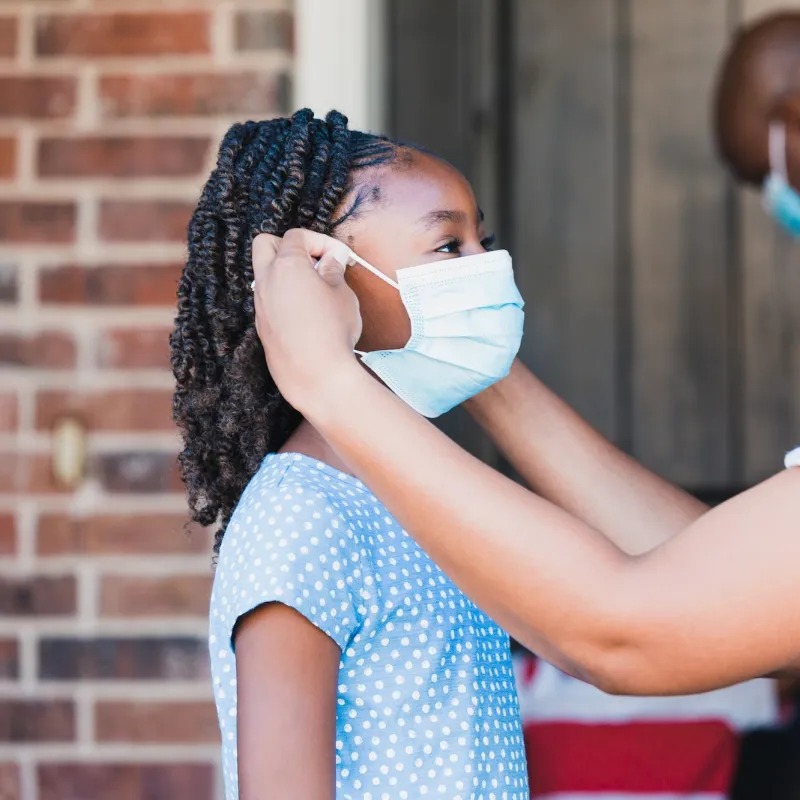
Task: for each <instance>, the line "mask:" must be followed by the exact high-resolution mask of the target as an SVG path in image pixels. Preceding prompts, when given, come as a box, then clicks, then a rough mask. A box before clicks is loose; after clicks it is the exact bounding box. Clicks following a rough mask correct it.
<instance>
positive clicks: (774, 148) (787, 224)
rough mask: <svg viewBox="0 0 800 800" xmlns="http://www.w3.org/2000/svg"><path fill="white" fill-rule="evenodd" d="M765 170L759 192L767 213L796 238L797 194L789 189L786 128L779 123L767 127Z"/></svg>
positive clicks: (799, 230) (799, 222)
mask: <svg viewBox="0 0 800 800" xmlns="http://www.w3.org/2000/svg"><path fill="white" fill-rule="evenodd" d="M769 168H770V174H769V177H768V178H767V180H766V181H765V182H764V191H763V196H764V206H765V207H766V209H767V213H768V214H769V215H770V216H771V217H772V218H773V219H774V220H775V221H776V222H777V223H778V224H779V225H781V226H782V227H783V228H785V229H786V230H787V231H788V232H789V233H790V234H791V235H792V236H800V193H798V192H797V191H796V190H795V189H793V188H792V187H791V186H790V185H789V177H788V170H787V166H786V126H785V125H784V124H783V123H782V122H773V123H772V124H771V125H770V127H769Z"/></svg>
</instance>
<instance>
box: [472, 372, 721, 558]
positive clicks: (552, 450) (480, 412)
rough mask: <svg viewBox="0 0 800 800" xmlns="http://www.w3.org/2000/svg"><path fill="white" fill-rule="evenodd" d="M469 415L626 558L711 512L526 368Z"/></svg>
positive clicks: (478, 400) (540, 488)
mask: <svg viewBox="0 0 800 800" xmlns="http://www.w3.org/2000/svg"><path fill="white" fill-rule="evenodd" d="M466 408H467V410H468V411H469V412H470V414H472V416H473V417H474V418H475V419H476V420H477V421H478V422H479V423H480V425H481V426H482V427H483V428H484V429H485V430H486V432H487V433H488V434H489V435H490V436H491V438H492V439H493V440H494V442H495V443H496V444H497V445H498V447H499V448H500V449H501V451H502V452H503V453H504V454H505V456H506V458H507V459H508V460H509V461H510V462H511V464H513V466H514V467H515V469H516V470H517V472H518V473H519V474H520V475H521V476H522V478H523V479H524V480H525V482H526V483H527V484H528V485H529V486H530V487H531V488H533V489H534V490H535V491H536V492H537V493H538V494H539V495H540V496H542V497H544V498H546V499H547V500H549V501H550V502H552V503H554V504H555V505H557V506H560V507H561V508H563V509H564V510H565V511H568V512H569V513H570V514H572V515H573V516H575V517H577V518H578V519H580V520H582V521H583V522H585V523H586V524H587V525H589V526H591V527H593V528H596V529H597V530H598V531H600V532H601V533H603V534H604V535H605V536H607V537H608V538H609V539H611V541H612V542H614V544H616V545H617V547H619V548H621V549H622V550H624V551H625V552H626V553H629V554H631V555H639V554H641V553H645V552H647V551H648V550H651V549H653V548H654V547H657V546H658V545H660V544H662V543H663V542H665V541H666V540H667V539H669V538H670V537H671V536H674V535H675V534H676V533H679V532H680V531H682V530H683V529H684V528H686V527H688V526H689V525H691V524H692V523H693V522H694V521H695V520H697V519H698V518H699V517H701V516H702V515H703V514H704V513H705V512H706V511H707V510H708V508H707V507H706V506H705V505H704V504H703V503H701V502H699V501H698V500H696V499H695V498H693V497H692V496H691V495H690V494H688V493H687V492H684V491H682V490H680V489H678V488H677V487H675V486H673V485H672V484H670V483H668V482H667V481H665V480H662V479H661V478H659V477H658V476H657V475H655V474H654V473H652V472H650V471H649V470H648V469H645V467H643V466H642V465H641V464H639V463H638V462H637V461H635V460H634V459H632V458H630V457H629V456H627V455H625V454H624V453H623V452H622V451H620V450H618V449H617V448H616V447H614V445H612V444H611V443H610V442H609V441H608V440H607V439H606V438H605V437H603V436H602V435H601V434H599V433H598V432H597V431H596V430H594V429H593V428H592V426H591V425H589V424H588V423H587V422H586V421H585V420H584V419H582V418H581V417H580V416H579V415H578V414H577V413H576V412H575V411H574V410H573V409H572V408H570V407H569V406H568V405H567V404H566V403H565V402H564V401H563V400H561V399H560V398H559V397H558V396H557V395H556V394H555V393H554V392H552V391H550V389H548V388H547V387H546V386H545V385H544V384H543V383H542V382H541V381H540V380H538V379H537V378H536V377H535V376H534V375H533V374H532V373H531V372H530V370H529V369H528V368H527V367H525V366H524V365H523V364H522V362H520V361H516V362H515V363H514V365H513V367H512V368H511V373H510V374H509V376H508V377H507V378H506V379H505V380H502V381H500V382H499V383H497V384H495V385H494V386H492V387H490V388H489V389H487V390H486V391H484V392H481V394H479V395H477V396H476V397H474V398H472V399H471V400H470V401H468V402H467V403H466Z"/></svg>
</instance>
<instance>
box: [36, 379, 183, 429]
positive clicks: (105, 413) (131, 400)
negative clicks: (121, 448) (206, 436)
mask: <svg viewBox="0 0 800 800" xmlns="http://www.w3.org/2000/svg"><path fill="white" fill-rule="evenodd" d="M67 415H76V416H79V417H81V419H83V420H84V422H85V424H86V426H87V427H88V428H89V430H92V431H152V430H172V429H173V427H174V426H173V423H172V392H171V391H162V390H159V389H118V390H113V391H108V392H93V393H91V394H88V393H87V394H84V393H80V392H62V391H52V392H40V393H39V395H38V396H37V398H36V426H37V428H39V429H40V430H41V429H44V430H49V429H50V428H52V427H53V425H54V424H55V423H56V422H57V421H58V420H59V418H61V417H64V416H67Z"/></svg>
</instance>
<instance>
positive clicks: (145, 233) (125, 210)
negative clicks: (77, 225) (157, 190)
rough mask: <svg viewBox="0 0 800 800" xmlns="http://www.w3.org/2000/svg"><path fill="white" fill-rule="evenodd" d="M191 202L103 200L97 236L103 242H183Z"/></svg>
mask: <svg viewBox="0 0 800 800" xmlns="http://www.w3.org/2000/svg"><path fill="white" fill-rule="evenodd" d="M193 212H194V203H181V202H179V201H172V200H105V201H104V202H103V203H102V205H101V206H100V223H99V229H100V238H101V239H104V240H105V241H107V242H185V241H186V235H187V234H186V229H187V227H188V225H189V219H190V218H191V216H192V213H193Z"/></svg>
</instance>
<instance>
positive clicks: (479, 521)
mask: <svg viewBox="0 0 800 800" xmlns="http://www.w3.org/2000/svg"><path fill="white" fill-rule="evenodd" d="M337 380H338V381H339V383H338V384H337V385H336V386H335V387H334V386H327V389H326V392H325V397H324V400H323V399H321V398H319V397H318V396H317V397H315V398H314V399H313V401H312V402H310V403H309V404H308V405H307V406H304V407H302V408H301V410H302V412H303V413H304V414H305V415H306V416H307V417H308V419H309V420H310V422H311V423H312V424H313V425H314V426H315V427H316V428H317V429H318V430H319V431H320V433H322V435H323V436H324V437H325V438H326V439H327V440H328V441H329V442H330V443H331V444H332V445H333V447H334V448H335V449H336V450H337V451H338V452H339V454H340V455H341V456H342V458H343V459H344V460H345V461H346V462H347V463H348V464H349V465H350V466H351V468H352V469H353V471H354V472H355V473H356V474H357V475H358V476H359V477H360V478H361V479H362V480H363V481H364V482H365V483H366V484H367V485H368V486H369V488H370V489H371V490H372V491H373V492H374V493H375V494H376V495H378V496H379V497H380V499H381V500H382V501H383V502H384V503H385V504H386V506H387V507H388V508H389V510H390V511H391V512H392V513H393V514H394V515H395V516H396V517H397V518H398V520H399V521H400V522H401V523H402V525H403V526H404V527H405V528H406V529H407V530H409V531H410V532H412V534H413V536H414V537H415V538H416V539H417V541H419V543H420V544H421V545H422V546H423V547H424V548H425V550H426V551H427V552H428V553H429V554H430V555H431V557H432V558H433V559H434V560H435V561H436V562H437V563H438V564H439V565H440V566H441V567H442V569H443V570H444V571H445V572H446V573H448V574H449V575H450V576H451V577H452V578H453V579H454V580H455V582H456V583H457V584H458V585H459V587H460V588H461V589H462V590H464V591H465V592H466V593H467V594H468V595H469V596H470V597H472V599H473V600H474V601H475V602H476V603H477V604H478V605H479V606H480V607H481V608H483V609H484V610H485V611H486V612H487V613H488V614H490V615H491V616H492V617H493V618H494V619H496V620H497V621H498V622H499V623H500V624H502V625H503V626H504V627H505V628H506V629H507V630H508V631H509V632H510V633H512V634H513V635H514V636H515V637H516V638H518V639H519V640H520V641H522V642H524V643H525V644H526V645H528V646H529V647H531V648H532V649H534V650H536V651H537V652H539V653H540V654H541V655H542V656H544V657H545V658H547V659H548V660H550V661H552V662H554V663H555V664H557V665H559V666H561V667H563V668H564V669H566V670H567V671H570V672H572V673H573V674H577V675H580V676H583V677H588V678H593V679H595V682H597V676H594V675H592V674H591V671H592V665H593V664H594V663H599V661H600V660H601V653H605V652H607V651H608V650H609V648H613V646H614V643H615V642H617V641H619V637H620V631H621V630H622V629H623V628H624V622H623V620H624V616H625V615H624V614H623V613H618V610H617V609H616V608H615V607H613V605H614V602H615V587H618V586H619V581H618V578H619V573H620V571H621V570H622V569H624V568H625V565H626V563H627V561H628V559H627V558H626V557H625V556H624V555H623V553H622V552H621V551H619V550H618V549H616V548H615V547H614V546H613V545H611V544H610V543H609V542H608V541H607V540H606V539H605V538H603V537H602V536H601V535H600V534H598V533H597V532H596V531H593V530H592V529H590V528H589V527H587V526H586V525H584V524H583V523H581V522H580V521H579V520H576V519H574V518H573V517H571V516H569V515H568V514H566V513H565V512H564V511H562V510H560V509H558V508H556V507H555V506H553V505H551V504H550V503H548V502H546V501H545V500H542V499H541V498H538V497H536V496H535V495H534V494H532V493H531V492H529V491H527V490H525V489H524V488H522V487H520V486H518V485H517V484H515V483H513V482H512V481H510V480H508V479H507V478H505V477H503V476H502V475H500V474H499V473H497V472H495V471H494V470H492V469H490V468H488V467H487V466H485V465H484V464H482V463H481V462H480V461H478V460H477V459H474V458H472V457H471V456H470V455H468V454H467V453H466V452H464V451H463V450H462V449H461V448H459V447H458V446H456V445H455V444H454V443H453V442H451V441H450V440H449V439H448V438H447V437H446V436H444V435H443V434H442V433H440V432H439V431H438V430H436V428H435V427H434V426H433V425H431V424H430V423H429V422H427V421H426V420H424V419H423V418H422V417H419V416H417V415H416V414H415V413H414V412H413V411H411V409H409V408H408V407H407V406H406V405H405V404H404V403H402V402H401V401H400V400H398V399H397V398H396V397H395V396H394V395H392V394H391V393H390V392H389V391H388V390H386V389H385V388H383V387H381V386H380V385H379V384H378V383H377V382H375V381H374V380H373V379H372V378H370V377H369V376H368V375H366V374H365V373H364V372H363V371H362V370H361V369H360V368H356V369H355V370H349V371H347V372H345V373H344V374H342V375H340V376H339V378H337ZM553 597H558V601H557V602H553ZM604 600H608V602H609V606H608V608H607V609H606V607H605V605H604ZM530 621H535V627H534V625H531V624H529V623H530Z"/></svg>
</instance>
